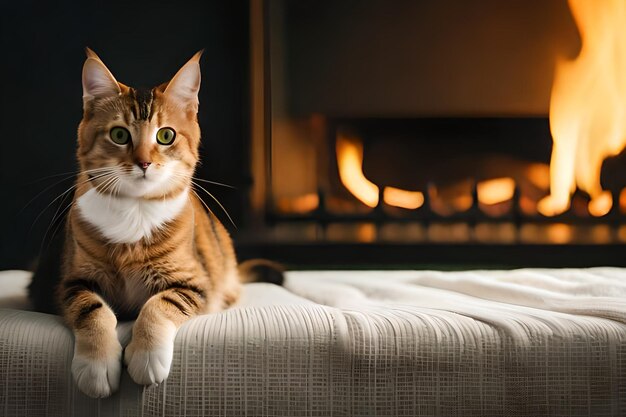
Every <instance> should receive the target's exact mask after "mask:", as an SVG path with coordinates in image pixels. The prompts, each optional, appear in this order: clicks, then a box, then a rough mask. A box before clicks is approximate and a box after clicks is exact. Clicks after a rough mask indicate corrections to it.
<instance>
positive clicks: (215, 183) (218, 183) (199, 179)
mask: <svg viewBox="0 0 626 417" xmlns="http://www.w3.org/2000/svg"><path fill="white" fill-rule="evenodd" d="M191 179H192V180H195V181H201V182H206V183H208V184H213V185H219V186H222V187H226V188H231V189H233V190H236V189H237V187H235V186H233V185H228V184H224V183H221V182H217V181H209V180H204V179H202V178H197V177H191Z"/></svg>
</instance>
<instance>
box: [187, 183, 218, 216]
mask: <svg viewBox="0 0 626 417" xmlns="http://www.w3.org/2000/svg"><path fill="white" fill-rule="evenodd" d="M191 192H192V193H194V194H195V196H196V198H197V199H198V200H200V202H201V203H202V205H203V206H204V208H205V209H207V211H208V212H209V213H211V214H212V215H214V216H215V213H213V210H211V209H210V208H209V206H208V205H207V203H206V202H205V201H204V200H203V199H202V197H200V195H198V193H197V192H196V190H194V189H193V188H192V189H191Z"/></svg>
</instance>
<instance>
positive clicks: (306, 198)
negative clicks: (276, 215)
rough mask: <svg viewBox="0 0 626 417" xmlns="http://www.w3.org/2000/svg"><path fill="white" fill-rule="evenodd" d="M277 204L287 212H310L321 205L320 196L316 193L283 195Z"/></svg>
mask: <svg viewBox="0 0 626 417" xmlns="http://www.w3.org/2000/svg"><path fill="white" fill-rule="evenodd" d="M277 206H278V209H279V210H280V211H282V212H285V213H309V212H311V211H313V210H315V209H317V208H318V207H319V197H318V195H317V194H316V193H308V194H303V195H301V196H297V197H291V198H288V197H282V198H280V199H278V202H277Z"/></svg>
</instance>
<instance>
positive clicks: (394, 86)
mask: <svg viewBox="0 0 626 417" xmlns="http://www.w3.org/2000/svg"><path fill="white" fill-rule="evenodd" d="M283 3H284V5H283V10H282V13H283V16H280V9H279V6H278V5H277V4H276V3H273V6H274V8H273V10H274V11H276V10H277V9H278V12H277V13H275V15H279V16H274V17H275V19H274V21H273V22H272V23H273V25H272V29H273V31H274V34H275V35H276V36H275V37H274V38H272V41H274V44H273V45H274V46H276V43H277V42H279V43H280V42H283V43H284V45H278V49H279V50H282V51H284V54H285V61H284V62H285V67H284V68H283V69H282V71H284V74H285V83H286V85H285V86H284V88H285V91H286V92H285V95H286V97H285V100H286V102H287V103H286V105H287V111H288V112H289V113H291V114H295V115H307V114H310V113H311V112H314V113H315V112H317V113H322V114H332V115H341V116H348V117H355V116H360V117H363V116H373V117H380V116H415V115H418V116H433V115H443V116H460V115H461V116H467V115H478V116H485V115H486V116H495V115H505V116H509V115H523V116H527V115H546V114H547V113H548V106H549V102H550V92H551V89H552V78H553V74H554V71H555V64H556V62H557V59H558V58H559V57H560V58H572V57H575V56H576V55H577V54H578V51H579V49H580V40H579V37H578V31H577V29H576V25H575V23H574V21H573V19H572V16H571V13H570V11H569V8H568V4H567V0H506V1H502V0H474V1H468V0H431V1H416V0H393V1H386V0H341V1H336V0H300V1H289V0H284V1H283ZM278 4H280V3H278ZM280 19H283V22H284V23H282V27H283V29H282V31H283V33H282V34H281V33H276V32H278V30H279V28H280V27H281V26H280V25H279V24H280ZM281 35H282V36H281ZM281 37H282V39H281ZM274 50H276V49H274ZM276 62H281V59H280V58H279V59H275V60H274V63H276ZM274 71H276V69H274ZM274 88H276V87H274Z"/></svg>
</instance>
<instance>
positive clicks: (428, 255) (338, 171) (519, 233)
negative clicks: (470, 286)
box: [237, 0, 626, 268]
mask: <svg viewBox="0 0 626 417" xmlns="http://www.w3.org/2000/svg"><path fill="white" fill-rule="evenodd" d="M570 6H571V9H570V7H568V3H567V2H566V1H556V0H555V1H549V2H526V1H513V2H506V3H503V2H498V1H482V2H462V1H455V0H445V1H439V2H413V1H406V2H404V1H399V2H384V1H377V0H368V1H360V2H351V1H346V2H332V1H321V2H289V1H276V2H260V1H258V2H251V22H252V26H251V28H252V30H251V34H252V36H251V39H252V55H251V56H252V60H251V62H252V83H251V84H252V89H253V91H252V93H253V94H252V98H253V100H252V109H253V110H252V144H251V155H252V161H251V162H252V172H253V177H254V179H255V181H254V183H253V185H252V189H251V193H250V195H251V199H250V201H251V204H250V217H251V218H252V219H253V221H252V222H251V223H250V225H249V226H248V227H246V228H244V229H243V230H240V231H239V232H238V235H237V242H238V246H239V250H240V252H241V253H242V255H243V256H244V257H249V256H267V257H271V258H274V259H278V260H282V261H284V262H287V263H294V264H305V265H309V266H310V265H333V264H335V265H339V264H342V265H351V266H355V265H367V266H371V265H372V264H375V265H379V266H381V267H386V266H390V265H403V266H407V265H420V266H423V265H437V266H441V265H447V266H449V267H451V268H454V267H455V266H458V267H467V266H468V265H469V266H484V267H495V266H498V267H501V266H511V267H512V266H592V265H626V261H622V259H623V258H624V257H623V256H622V253H623V252H622V251H623V250H624V249H626V247H625V244H626V225H623V223H624V219H626V192H625V191H624V190H625V187H626V175H624V172H625V171H626V170H625V169H624V167H625V166H626V165H624V164H626V157H625V156H624V155H622V154H621V152H622V150H623V148H624V143H623V141H624V140H626V134H625V133H626V130H624V129H623V128H622V125H621V124H622V123H623V122H622V119H621V116H624V115H621V114H617V113H618V112H616V111H613V110H611V109H606V108H603V107H602V103H603V102H604V103H606V102H607V101H608V102H610V103H611V105H612V106H614V107H618V108H619V106H620V105H622V104H626V91H624V93H625V94H624V96H623V98H619V97H614V96H613V95H611V94H610V91H612V90H611V88H613V89H617V90H616V91H619V88H620V87H623V86H624V85H626V79H624V80H622V79H620V78H619V76H617V75H614V74H613V76H614V77H615V78H616V79H615V80H613V84H609V85H604V84H606V78H607V74H606V71H604V72H603V73H600V74H595V73H594V71H597V70H598V68H599V67H600V66H601V64H599V63H597V60H598V59H609V58H610V57H613V58H615V56H617V60H616V62H610V63H608V64H607V65H609V66H612V67H611V68H613V67H614V68H617V69H618V68H619V65H620V62H617V61H619V58H620V57H624V58H626V53H624V51H626V45H620V44H619V42H618V41H619V39H617V38H615V39H614V38H611V39H609V40H607V39H599V38H598V37H602V36H609V37H611V36H613V37H615V36H616V35H615V34H608V35H607V34H606V33H605V32H606V31H604V32H603V31H598V30H597V29H598V27H597V26H598V24H597V23H596V22H597V21H599V20H602V18H603V17H604V20H602V21H603V22H604V23H602V25H604V27H605V28H606V26H607V25H608V26H610V23H607V19H606V17H607V16H614V15H618V16H621V15H620V13H616V12H615V11H614V10H613V11H612V10H610V9H609V8H607V7H605V9H601V10H596V9H597V8H594V7H590V6H589V4H588V3H585V2H584V1H583V2H581V1H572V2H571V4H570ZM572 11H573V12H572ZM622 14H623V13H622ZM594 16H595V20H594ZM619 19H620V18H618V19H613V24H614V25H615V30H619V26H620V24H621V21H620V20H619ZM434 22H437V24H434ZM577 24H578V28H577ZM529 28H532V29H533V30H532V31H529ZM594 31H595V32H594ZM600 32H602V33H600ZM608 32H611V31H610V30H608ZM598 33H600V34H598ZM616 39H617V40H616ZM610 40H613V41H614V42H613V45H614V46H615V45H616V42H617V46H615V48H614V50H612V51H600V52H595V51H596V50H597V49H598V48H599V47H598V46H597V45H595V46H594V44H593V42H596V43H598V42H599V43H601V44H604V43H607V42H608V41H610ZM620 48H621V49H620ZM594 54H595V55H597V56H594ZM625 62H626V61H625ZM622 65H623V64H622ZM624 70H626V68H624ZM623 74H626V71H625V72H623ZM594 79H595V80H594ZM598 80H602V81H601V82H598ZM622 100H623V101H622ZM624 120H626V118H624ZM572 126H574V127H575V128H576V129H578V130H572ZM605 126H609V128H606V127H605ZM572 138H573V139H572ZM604 138H606V139H604ZM603 141H604V142H603ZM592 143H598V144H599V145H598V148H599V149H596V147H594V146H591V144H592ZM603 143H604V144H603ZM577 149H578V150H577ZM576 152H577V154H576V156H575V157H570V158H569V160H568V159H567V158H568V153H570V154H571V153H576ZM570 160H571V161H570ZM570 165H571V166H570ZM557 168H558V170H557ZM568 170H569V171H568Z"/></svg>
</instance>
